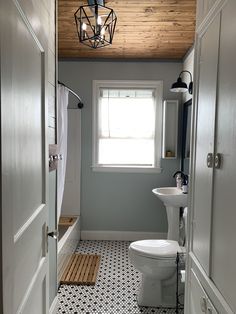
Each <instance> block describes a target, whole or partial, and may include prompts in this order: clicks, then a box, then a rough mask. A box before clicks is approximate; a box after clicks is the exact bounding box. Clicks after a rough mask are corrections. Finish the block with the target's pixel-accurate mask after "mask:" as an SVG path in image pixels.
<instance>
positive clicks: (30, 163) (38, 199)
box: [11, 12, 45, 234]
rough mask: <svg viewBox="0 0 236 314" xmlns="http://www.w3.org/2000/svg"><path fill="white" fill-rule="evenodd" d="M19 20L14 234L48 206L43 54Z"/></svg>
mask: <svg viewBox="0 0 236 314" xmlns="http://www.w3.org/2000/svg"><path fill="white" fill-rule="evenodd" d="M15 19H16V25H15V28H14V31H13V38H12V41H13V46H12V49H13V59H12V60H13V62H12V75H13V77H12V92H13V108H14V113H13V114H12V118H11V123H12V126H14V132H15V138H14V140H13V142H12V145H13V149H14V154H15V156H16V160H15V168H16V172H15V176H14V181H13V186H12V194H13V195H14V208H13V211H14V216H13V218H14V224H13V225H14V234H16V233H17V232H18V231H19V230H20V228H21V227H22V225H23V224H24V223H25V222H26V221H27V220H28V219H29V218H30V217H31V216H32V215H34V213H35V211H37V210H38V209H39V208H40V207H41V205H42V203H44V191H43V188H44V186H45V183H44V173H43V172H42V165H43V163H44V160H43V158H44V156H43V142H42V135H43V131H42V127H43V126H42V120H41V119H40V117H42V114H43V108H42V106H44V101H43V98H42V97H43V87H41V82H42V74H43V63H42V61H43V55H42V51H41V50H40V47H39V46H38V45H37V43H36V42H35V40H34V38H33V37H32V34H31V33H30V31H29V29H28V28H27V26H26V24H25V22H24V21H23V20H22V18H21V17H20V16H19V13H17V12H15ZM19 38H20V40H19ZM29 191H30V193H29ZM26 196H27V197H26Z"/></svg>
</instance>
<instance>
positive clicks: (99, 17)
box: [97, 16, 102, 25]
mask: <svg viewBox="0 0 236 314" xmlns="http://www.w3.org/2000/svg"><path fill="white" fill-rule="evenodd" d="M97 24H98V25H102V18H101V16H98V18H97Z"/></svg>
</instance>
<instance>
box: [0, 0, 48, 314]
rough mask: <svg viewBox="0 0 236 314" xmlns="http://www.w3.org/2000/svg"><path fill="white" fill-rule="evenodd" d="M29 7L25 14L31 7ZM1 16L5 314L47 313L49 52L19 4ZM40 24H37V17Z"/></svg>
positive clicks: (6, 4) (6, 2)
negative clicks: (45, 51)
mask: <svg viewBox="0 0 236 314" xmlns="http://www.w3.org/2000/svg"><path fill="white" fill-rule="evenodd" d="M28 3H30V1H29V2H28ZM24 6H25V7H24V11H25V9H26V8H27V4H26V3H24ZM0 11H1V25H0V26H1V27H0V29H1V161H2V226H1V228H2V230H1V231H2V232H1V234H2V286H3V293H2V294H3V302H2V305H1V306H2V307H3V313H4V314H15V313H22V314H42V313H45V314H47V313H48V254H47V245H46V229H47V228H46V226H47V219H48V208H47V198H48V197H47V176H48V174H47V172H48V169H47V159H48V158H47V156H48V155H47V150H46V147H47V145H46V144H47V143H46V141H45V140H46V125H45V119H46V114H45V113H46V106H45V104H46V96H45V73H46V71H45V64H46V62H45V54H44V47H43V46H42V43H40V40H38V37H37V36H36V34H35V33H34V32H33V28H32V27H31V25H30V24H29V22H28V20H27V18H26V17H25V16H24V12H23V9H22V8H21V6H20V4H19V3H18V1H16V0H3V1H1V10H0ZM35 23H38V17H37V16H35ZM38 27H40V24H39V25H38ZM0 312H1V310H0Z"/></svg>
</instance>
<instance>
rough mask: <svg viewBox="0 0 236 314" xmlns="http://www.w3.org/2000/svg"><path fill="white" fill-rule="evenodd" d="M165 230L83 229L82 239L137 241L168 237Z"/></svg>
mask: <svg viewBox="0 0 236 314" xmlns="http://www.w3.org/2000/svg"><path fill="white" fill-rule="evenodd" d="M166 236H167V233H164V232H136V231H107V230H105V231H102V230H101V231H94V230H83V231H81V240H117V241H137V240H147V239H166Z"/></svg>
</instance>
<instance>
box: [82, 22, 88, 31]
mask: <svg viewBox="0 0 236 314" xmlns="http://www.w3.org/2000/svg"><path fill="white" fill-rule="evenodd" d="M86 29H87V25H86V24H85V23H83V24H82V30H83V31H86Z"/></svg>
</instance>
